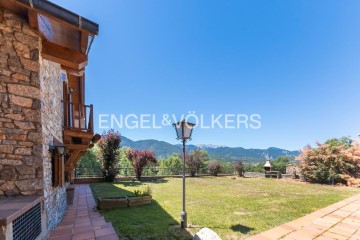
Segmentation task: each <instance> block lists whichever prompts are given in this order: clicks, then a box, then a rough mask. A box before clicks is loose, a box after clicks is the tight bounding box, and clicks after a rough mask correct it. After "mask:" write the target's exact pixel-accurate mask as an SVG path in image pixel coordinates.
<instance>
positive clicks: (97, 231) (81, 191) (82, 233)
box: [47, 184, 119, 240]
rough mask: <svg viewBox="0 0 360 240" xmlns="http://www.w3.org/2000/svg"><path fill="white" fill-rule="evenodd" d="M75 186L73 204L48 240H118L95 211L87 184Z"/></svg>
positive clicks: (110, 226) (109, 225)
mask: <svg viewBox="0 0 360 240" xmlns="http://www.w3.org/2000/svg"><path fill="white" fill-rule="evenodd" d="M74 186H75V196H74V204H73V205H69V206H68V209H67V211H66V213H65V216H64V218H63V220H62V222H61V223H60V224H59V225H58V226H57V227H56V229H55V230H54V231H51V233H50V235H49V237H48V238H47V239H49V240H85V239H89V240H90V239H91V240H118V239H119V238H118V237H117V235H116V233H115V231H114V228H113V226H112V225H111V223H106V222H105V220H104V217H102V216H101V215H100V213H99V212H98V211H97V210H96V208H95V207H96V203H95V200H94V198H93V195H92V192H91V189H90V186H89V185H88V184H79V185H74Z"/></svg>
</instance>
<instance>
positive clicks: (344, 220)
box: [248, 194, 360, 240]
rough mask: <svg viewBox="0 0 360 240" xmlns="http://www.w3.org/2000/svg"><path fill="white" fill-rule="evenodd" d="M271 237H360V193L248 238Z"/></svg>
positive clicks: (261, 239)
mask: <svg viewBox="0 0 360 240" xmlns="http://www.w3.org/2000/svg"><path fill="white" fill-rule="evenodd" d="M314 201H316V199H314ZM270 239H284V240H285V239H286V240H290V239H299V240H307V239H317V240H323V239H339V240H342V239H350V240H353V239H354V240H355V239H358V240H360V194H359V195H356V196H353V197H351V198H348V199H346V200H343V201H340V202H337V203H335V204H333V205H331V206H328V207H326V208H323V209H320V210H318V211H316V212H313V213H310V214H308V215H306V216H304V217H302V218H299V219H296V220H294V221H292V222H288V223H285V224H283V225H281V226H278V227H275V228H273V229H270V230H268V231H266V232H263V233H260V234H258V235H255V236H253V237H250V238H248V240H270Z"/></svg>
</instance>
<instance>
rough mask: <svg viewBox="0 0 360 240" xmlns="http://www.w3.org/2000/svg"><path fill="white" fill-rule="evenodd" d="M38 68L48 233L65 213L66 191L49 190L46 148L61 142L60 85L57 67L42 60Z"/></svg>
mask: <svg viewBox="0 0 360 240" xmlns="http://www.w3.org/2000/svg"><path fill="white" fill-rule="evenodd" d="M40 66H41V67H40V88H41V99H42V101H41V125H42V152H43V153H42V154H43V167H44V176H43V179H44V198H45V209H46V212H47V218H48V228H49V230H50V229H54V228H55V226H56V225H57V224H58V223H59V222H60V221H61V219H62V217H63V215H64V213H65V210H66V187H65V186H64V187H57V188H53V187H52V172H51V154H50V153H49V144H53V138H56V139H57V140H58V141H60V142H62V139H63V136H62V126H63V112H64V111H63V103H62V100H63V83H62V80H61V67H60V65H59V64H57V63H54V62H50V61H47V60H42V61H41V64H40Z"/></svg>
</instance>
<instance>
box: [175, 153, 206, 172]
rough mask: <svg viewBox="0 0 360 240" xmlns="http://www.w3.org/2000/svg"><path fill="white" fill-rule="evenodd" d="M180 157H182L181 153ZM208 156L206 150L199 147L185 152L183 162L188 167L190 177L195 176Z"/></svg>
mask: <svg viewBox="0 0 360 240" xmlns="http://www.w3.org/2000/svg"><path fill="white" fill-rule="evenodd" d="M180 157H181V158H182V155H181V156H180ZM208 158H209V155H208V154H207V152H206V151H203V150H200V149H197V150H194V151H192V152H190V153H186V154H185V164H186V165H187V166H188V168H189V171H190V176H191V177H195V175H196V173H197V172H198V171H199V169H200V168H201V167H203V166H204V165H205V162H206V161H207V160H208Z"/></svg>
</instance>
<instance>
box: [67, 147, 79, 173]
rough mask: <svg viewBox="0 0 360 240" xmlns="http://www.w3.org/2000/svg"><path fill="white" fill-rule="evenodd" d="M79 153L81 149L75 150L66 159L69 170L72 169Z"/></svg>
mask: <svg viewBox="0 0 360 240" xmlns="http://www.w3.org/2000/svg"><path fill="white" fill-rule="evenodd" d="M79 154H80V151H76V152H73V153H71V155H70V157H69V159H68V160H66V163H65V169H66V170H67V171H70V170H72V166H73V163H74V162H75V161H76V159H77V157H78V155H79Z"/></svg>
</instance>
